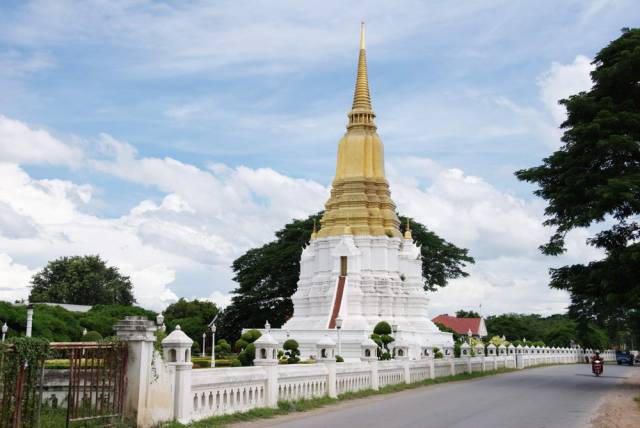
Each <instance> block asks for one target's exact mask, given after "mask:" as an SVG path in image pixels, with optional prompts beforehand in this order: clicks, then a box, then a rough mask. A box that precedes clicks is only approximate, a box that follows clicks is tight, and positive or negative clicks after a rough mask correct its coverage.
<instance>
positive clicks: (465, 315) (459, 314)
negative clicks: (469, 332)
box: [456, 309, 480, 318]
mask: <svg viewBox="0 0 640 428" xmlns="http://www.w3.org/2000/svg"><path fill="white" fill-rule="evenodd" d="M456 317H457V318H480V314H479V313H477V312H476V311H465V310H464V309H460V310H459V311H458V312H456Z"/></svg>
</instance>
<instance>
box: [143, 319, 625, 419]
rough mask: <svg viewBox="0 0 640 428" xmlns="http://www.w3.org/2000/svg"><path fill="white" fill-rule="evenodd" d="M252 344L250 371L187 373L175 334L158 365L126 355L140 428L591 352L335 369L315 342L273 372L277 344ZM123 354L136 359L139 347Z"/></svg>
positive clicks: (183, 346) (541, 351)
mask: <svg viewBox="0 0 640 428" xmlns="http://www.w3.org/2000/svg"><path fill="white" fill-rule="evenodd" d="M145 327H148V326H145ZM133 340H138V341H139V340H141V339H140V338H133ZM255 344H256V361H255V366H253V367H228V368H210V369H197V370H193V369H192V365H191V361H190V357H191V356H190V354H189V352H188V349H189V346H190V339H188V338H187V337H186V335H184V333H182V332H181V331H180V330H179V329H177V330H176V331H174V332H173V333H172V334H171V335H170V336H169V337H168V338H167V339H165V341H164V342H163V348H164V349H163V354H164V355H165V359H164V360H163V359H162V358H161V357H160V354H159V353H155V354H154V356H153V359H150V357H149V354H148V353H147V352H143V353H140V354H139V355H138V354H134V355H133V356H132V355H131V354H130V357H133V358H136V359H137V358H142V359H144V358H147V360H148V361H146V362H145V361H142V360H136V361H137V362H138V364H137V365H136V366H137V367H139V368H143V369H147V368H148V370H149V373H148V374H146V375H143V376H138V379H140V380H142V379H146V382H147V383H148V384H147V385H146V386H142V385H140V383H139V382H138V383H136V386H138V387H140V392H139V393H138V394H137V397H138V401H137V403H138V406H137V408H136V409H135V410H136V412H137V420H138V423H139V426H141V427H151V426H156V425H158V424H159V423H161V422H165V421H168V420H177V421H179V422H182V423H187V422H191V421H197V420H201V419H205V418H208V417H211V416H219V415H225V414H230V413H235V412H243V411H247V410H251V409H255V408H261V407H275V406H277V403H278V401H294V400H300V399H311V398H316V397H324V396H329V397H338V396H339V395H340V394H344V393H348V392H356V391H361V390H366V389H373V390H377V389H379V388H382V387H384V386H386V385H394V384H401V383H415V382H421V381H424V380H426V379H435V378H440V377H445V376H452V375H457V374H461V373H472V372H482V371H489V370H496V369H502V368H526V367H533V366H537V365H543V364H569V363H580V362H585V357H588V358H590V357H591V356H592V355H593V354H594V352H593V351H592V350H590V349H587V350H581V349H570V348H554V347H552V348H549V347H544V348H540V347H529V346H526V347H522V346H518V347H513V346H509V347H504V346H500V347H487V348H486V349H483V350H482V352H477V350H476V349H474V351H476V352H473V353H472V352H470V349H469V348H468V347H466V348H465V350H466V351H467V354H466V355H462V356H461V357H460V358H453V357H452V352H450V353H449V355H448V356H445V357H444V358H434V353H433V352H426V353H424V352H423V354H422V358H421V359H408V358H404V359H396V360H388V361H378V360H376V359H374V358H372V357H371V349H370V347H369V345H368V344H365V345H366V346H364V345H363V347H362V354H363V355H362V361H360V362H345V363H336V361H335V357H334V355H335V352H334V351H335V349H334V347H335V344H334V343H333V342H332V341H331V340H327V338H325V339H323V340H322V341H321V342H319V343H318V355H319V356H320V355H324V356H325V357H318V361H317V362H316V363H314V364H291V365H279V364H278V360H277V359H276V358H275V353H274V352H273V351H274V350H275V349H276V347H277V343H274V341H273V340H272V338H271V337H263V338H262V340H259V341H256V342H255ZM130 349H132V350H133V351H134V353H135V350H136V349H138V348H136V347H135V346H134V347H130ZM367 351H368V352H367ZM445 355H446V353H445ZM600 355H601V356H602V357H603V359H604V360H605V361H615V352H614V351H605V352H601V353H600ZM160 392H162V393H160ZM150 395H153V397H151V396H150ZM158 396H161V397H163V399H159V398H158ZM144 403H146V404H144Z"/></svg>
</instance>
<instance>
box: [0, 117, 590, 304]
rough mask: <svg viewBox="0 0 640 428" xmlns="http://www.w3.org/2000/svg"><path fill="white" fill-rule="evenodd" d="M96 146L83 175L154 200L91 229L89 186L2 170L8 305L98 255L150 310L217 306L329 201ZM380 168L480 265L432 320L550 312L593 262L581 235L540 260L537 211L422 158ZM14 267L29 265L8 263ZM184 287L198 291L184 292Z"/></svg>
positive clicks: (251, 174)
mask: <svg viewBox="0 0 640 428" xmlns="http://www.w3.org/2000/svg"><path fill="white" fill-rule="evenodd" d="M21 126H22V127H24V128H27V127H26V126H24V125H21ZM100 142H101V145H102V150H101V156H100V157H99V158H97V159H91V160H88V161H87V162H88V164H89V165H90V167H91V168H93V169H94V170H98V171H101V172H102V173H106V174H110V175H112V176H114V177H117V178H118V179H121V180H124V181H126V182H131V183H137V184H141V185H143V186H147V187H151V188H153V189H154V191H160V192H162V193H163V194H164V196H163V198H162V199H161V200H160V201H158V202H156V201H154V200H152V199H143V200H141V201H140V202H139V203H138V204H137V205H136V206H134V207H133V208H132V209H131V210H129V212H128V213H126V214H125V215H122V216H120V217H117V218H100V217H97V216H95V215H93V214H87V213H86V212H85V208H86V206H87V204H88V203H90V202H91V200H92V198H93V194H94V193H95V189H94V188H93V187H91V186H88V185H86V184H78V183H74V182H71V181H68V180H58V179H45V180H36V179H34V178H32V177H30V176H29V174H28V173H27V172H25V170H24V169H22V168H21V167H20V166H18V165H16V164H10V163H4V164H2V163H0V175H1V176H2V177H3V180H2V182H0V246H1V247H2V248H3V249H4V251H5V257H6V258H5V259H3V260H2V261H1V262H0V277H11V278H14V279H15V278H17V279H15V280H14V281H13V285H12V288H6V289H4V290H3V291H2V293H3V295H4V296H7V297H5V298H9V297H11V298H13V297H20V296H24V295H25V293H26V291H25V290H26V286H27V284H28V278H29V277H30V275H31V274H32V272H33V270H34V269H37V268H39V267H41V266H42V264H44V263H45V262H46V261H47V260H50V259H53V258H56V257H60V256H62V255H72V254H93V253H99V254H101V255H102V256H103V257H104V258H105V259H107V261H108V262H109V263H110V264H113V265H116V266H119V267H120V268H121V269H122V271H123V272H124V273H126V274H128V275H130V276H131V278H132V280H133V282H134V285H135V290H134V293H135V296H136V298H137V299H138V300H139V302H140V303H141V304H142V305H145V306H148V307H151V308H156V309H157V308H160V307H162V306H164V305H166V304H167V303H168V302H170V301H172V300H175V299H176V297H177V296H178V295H181V296H196V297H201V298H207V299H211V300H213V301H215V302H216V303H218V304H220V305H225V304H228V302H229V299H230V296H229V294H228V291H229V289H230V287H231V286H232V285H231V284H230V282H229V280H230V278H231V276H232V274H231V271H230V268H229V266H230V264H231V262H232V261H233V259H234V258H236V257H237V256H239V255H240V254H242V253H243V252H244V251H246V250H247V249H249V248H252V247H255V246H257V245H260V244H262V243H264V242H266V241H269V240H271V239H273V232H274V230H277V229H279V228H281V227H282V226H283V225H284V224H285V223H287V222H288V221H289V220H290V219H291V218H294V217H297V218H300V217H304V216H307V215H309V214H311V213H313V212H316V211H318V210H319V209H321V208H322V205H323V204H324V202H325V201H326V199H327V197H328V189H327V188H326V187H324V186H322V185H321V184H318V183H316V182H314V181H311V180H303V179H296V178H292V177H288V176H285V175H283V174H280V173H278V172H276V171H274V170H272V169H269V168H257V169H253V168H248V167H244V166H238V167H235V168H233V167H230V166H228V165H225V164H220V163H217V164H216V163H212V164H210V165H209V166H208V168H207V169H201V168H199V167H196V166H194V165H192V164H188V163H184V162H180V161H178V160H175V159H172V158H169V157H167V158H163V159H160V158H154V157H140V156H139V155H138V153H137V151H136V149H135V148H134V147H133V146H131V145H130V144H127V143H123V142H120V141H118V140H116V139H114V138H112V137H110V136H108V135H103V136H102V137H101V139H100ZM386 167H387V175H388V177H389V180H390V182H391V189H392V197H393V199H394V200H395V201H396V203H397V205H398V208H399V210H400V212H402V213H403V214H407V215H409V216H412V217H414V218H416V219H417V220H418V221H420V222H422V223H424V224H425V225H427V226H428V227H429V228H431V229H432V230H434V231H435V232H436V233H438V234H439V235H440V236H442V237H444V238H445V239H447V240H449V241H451V242H454V243H455V244H457V245H459V246H463V247H467V248H469V249H470V252H471V255H472V256H474V257H475V258H476V259H477V261H478V263H477V264H476V265H475V266H472V267H470V273H471V277H470V278H466V279H462V280H457V281H453V283H452V284H451V285H449V286H448V287H447V288H446V289H445V290H442V291H439V292H437V293H435V294H434V295H433V297H432V298H433V302H434V306H433V311H437V310H438V309H447V310H449V311H453V310H455V309H457V308H459V307H460V306H461V305H466V306H468V305H471V304H473V303H474V302H475V303H476V304H479V303H483V305H484V306H483V307H484V308H485V309H486V310H487V311H492V312H503V311H520V312H532V311H533V312H545V313H546V312H555V311H558V310H560V309H561V308H562V307H564V305H566V303H567V299H566V295H564V294H563V293H560V292H556V291H552V290H549V289H548V288H547V286H546V284H547V280H548V279H547V269H548V268H549V267H550V266H551V265H552V264H553V263H556V264H558V263H562V262H565V261H567V260H569V261H576V260H577V261H584V260H589V259H593V258H595V257H597V256H598V253H597V252H594V251H593V250H592V249H589V248H588V247H585V245H584V238H585V236H586V235H585V233H575V234H572V235H570V237H569V242H570V244H571V246H572V248H573V250H572V252H571V253H572V254H571V255H568V256H566V257H565V258H562V259H547V258H544V257H543V256H541V255H540V254H539V252H538V250H537V246H538V245H539V244H541V243H543V242H544V241H545V240H546V239H547V238H548V236H549V231H548V230H545V229H544V228H543V227H542V226H541V223H542V212H543V207H542V204H541V203H540V202H538V201H530V200H529V201H527V200H522V199H518V198H516V197H514V196H512V195H510V194H509V193H505V192H503V191H500V190H498V189H497V188H496V187H494V186H492V185H491V184H489V183H488V182H486V181H484V180H483V179H482V178H480V177H475V176H471V175H467V174H465V173H464V171H462V170H460V169H456V168H445V167H443V166H442V165H440V164H439V163H438V162H435V161H434V160H432V159H428V158H421V157H404V158H400V157H396V158H391V159H389V160H388V162H387V166H386ZM17 232H19V233H17ZM9 257H10V258H9ZM17 257H19V258H20V260H21V261H22V260H28V261H27V262H26V263H28V265H29V266H26V265H24V263H22V264H20V265H17V264H15V263H14V262H12V260H11V258H13V259H16V258H17ZM181 277H185V278H187V280H186V281H189V279H191V280H193V279H194V278H195V281H196V283H194V284H191V285H186V286H185V285H184V281H185V280H182V282H180V278H181ZM178 284H182V285H180V287H181V291H180V292H177V291H176V287H178Z"/></svg>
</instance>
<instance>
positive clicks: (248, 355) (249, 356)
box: [238, 343, 256, 366]
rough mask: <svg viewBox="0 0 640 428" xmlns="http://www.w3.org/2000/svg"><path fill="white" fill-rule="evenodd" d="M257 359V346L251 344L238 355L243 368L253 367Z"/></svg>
mask: <svg viewBox="0 0 640 428" xmlns="http://www.w3.org/2000/svg"><path fill="white" fill-rule="evenodd" d="M255 358H256V345H254V344H253V343H249V344H248V345H247V346H246V347H245V348H244V350H243V351H242V352H240V354H239V355H238V360H240V363H242V365H243V366H252V365H253V360H255Z"/></svg>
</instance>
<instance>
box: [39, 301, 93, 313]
mask: <svg viewBox="0 0 640 428" xmlns="http://www.w3.org/2000/svg"><path fill="white" fill-rule="evenodd" d="M38 305H49V306H60V307H61V308H62V309H66V310H68V311H69V312H87V311H88V310H89V309H91V308H92V306H88V305H71V304H69V303H38Z"/></svg>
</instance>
